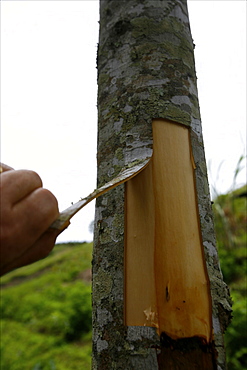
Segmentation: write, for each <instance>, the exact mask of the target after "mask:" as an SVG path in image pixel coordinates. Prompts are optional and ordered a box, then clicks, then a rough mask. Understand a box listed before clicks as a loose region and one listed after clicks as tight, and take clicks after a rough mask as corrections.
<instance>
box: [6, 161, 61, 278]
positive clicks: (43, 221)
mask: <svg viewBox="0 0 247 370" xmlns="http://www.w3.org/2000/svg"><path fill="white" fill-rule="evenodd" d="M1 172H2V173H1V174H0V191H1V218H0V228H1V235H0V243H1V244H0V256H1V260H0V271H1V274H0V275H3V274H6V273H7V272H9V271H11V270H13V269H15V268H18V267H21V266H24V265H28V264H30V263H32V262H35V261H37V260H39V259H41V258H44V257H46V256H47V255H48V254H49V253H50V251H51V250H52V248H53V247H54V244H55V240H56V238H57V236H58V235H59V233H60V232H61V231H58V230H56V229H49V226H50V225H51V223H52V222H53V221H55V220H56V218H57V217H58V215H59V211H58V204H57V200H56V198H55V197H54V195H53V194H52V193H51V192H49V191H48V190H46V189H44V188H43V187H42V181H41V179H40V177H39V175H38V174H37V173H35V172H33V171H28V170H16V171H15V170H13V169H12V168H11V167H8V166H6V165H3V164H1Z"/></svg>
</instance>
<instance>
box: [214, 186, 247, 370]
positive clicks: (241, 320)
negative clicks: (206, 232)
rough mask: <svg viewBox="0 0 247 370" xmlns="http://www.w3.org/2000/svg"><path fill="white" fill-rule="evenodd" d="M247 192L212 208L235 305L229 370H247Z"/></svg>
mask: <svg viewBox="0 0 247 370" xmlns="http://www.w3.org/2000/svg"><path fill="white" fill-rule="evenodd" d="M246 192H247V186H246V185H245V186H244V187H242V188H240V189H237V190H236V191H232V192H229V193H228V194H224V195H219V196H218V197H217V198H216V199H215V202H214V206H213V209H214V217H215V229H216V236H217V244H218V251H219V256H220V262H221V269H222V272H223V276H224V280H225V282H226V283H227V284H228V286H229V288H230V292H231V297H232V301H233V319H232V322H231V324H230V326H229V328H228V329H227V331H226V334H225V345H226V350H227V351H226V352H227V363H228V370H242V369H247V321H246V319H247V312H246V295H247V289H246V271H247V269H246V260H247V258H246V257H247V255H246V246H247V226H246V225H247V214H246V210H247V204H246V203H247V198H246Z"/></svg>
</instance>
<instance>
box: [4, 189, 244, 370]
mask: <svg viewBox="0 0 247 370" xmlns="http://www.w3.org/2000/svg"><path fill="white" fill-rule="evenodd" d="M246 191H247V187H246V186H245V187H243V188H241V189H238V190H236V191H233V192H230V193H228V194H225V195H220V196H218V197H216V199H215V200H214V205H213V210H214V215H215V228H216V234H217V242H218V249H219V255H220V261H221V268H222V271H223V275H224V279H225V281H226V282H227V284H228V285H229V287H230V290H231V296H232V299H233V320H232V323H231V324H230V326H229V328H228V330H227V332H226V334H225V343H226V348H227V361H228V367H229V370H242V369H247V334H246V331H247V330H246V231H247V230H246V221H247V219H246V196H244V194H245V193H246ZM91 259H92V244H87V243H77V244H75V243H74V244H73V243H69V244H60V245H57V246H56V247H55V248H54V250H53V252H52V253H51V254H50V256H49V257H48V258H46V259H44V260H42V261H39V262H36V263H35V264H33V265H31V266H27V267H23V268H21V269H18V270H16V271H13V272H11V273H9V274H7V275H6V276H4V277H3V278H2V279H1V317H2V320H1V346H0V351H1V353H0V356H1V370H23V369H28V370H74V369H77V370H78V369H83V370H87V369H88V370H89V369H90V368H91V330H92V327H91V281H90V278H91V274H90V272H91V270H90V268H91Z"/></svg>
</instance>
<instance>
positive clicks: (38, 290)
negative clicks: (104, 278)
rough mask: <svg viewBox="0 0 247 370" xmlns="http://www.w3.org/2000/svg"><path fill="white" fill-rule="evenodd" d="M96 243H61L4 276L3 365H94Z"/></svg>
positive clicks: (13, 369)
mask: <svg viewBox="0 0 247 370" xmlns="http://www.w3.org/2000/svg"><path fill="white" fill-rule="evenodd" d="M91 259H92V244H86V243H84V244H60V245H57V246H55V248H54V250H53V252H52V253H51V254H50V256H49V257H47V258H46V259H44V260H42V261H39V262H36V263H34V264H33V265H31V266H27V267H23V268H21V269H19V270H16V271H13V272H11V273H9V274H7V275H6V276H4V277H2V279H1V317H2V320H1V353H0V356H1V370H23V369H28V370H29V369H30V370H74V369H85V370H87V369H90V368H91V329H92V327H91V269H90V268H91Z"/></svg>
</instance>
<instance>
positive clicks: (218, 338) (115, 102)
mask: <svg viewBox="0 0 247 370" xmlns="http://www.w3.org/2000/svg"><path fill="white" fill-rule="evenodd" d="M193 49H194V46H193V40H192V37H191V33H190V27H189V18H188V11H187V4H186V1H182V0H181V1H180V0H176V1H169V0H166V1H150V0H144V1H139V0H129V1H117V0H101V1H100V36H99V47H98V57H97V64H98V154H97V164H98V177H97V181H98V186H101V185H103V184H104V183H106V182H108V181H109V180H111V179H112V178H114V177H115V176H116V175H117V174H118V173H119V171H120V170H121V169H122V168H123V167H125V166H127V165H128V164H129V163H132V162H134V161H136V160H138V159H142V158H144V157H148V156H151V154H152V144H153V140H152V120H153V119H155V118H160V119H162V118H164V119H168V120H170V121H173V122H176V123H180V124H182V125H185V126H186V127H189V129H190V132H191V143H192V150H193V156H194V160H195V163H196V170H195V179H196V186H197V196H198V207H199V217H200V223H201V232H202V241H203V245H204V248H205V261H206V266H207V271H208V275H209V280H210V284H211V286H210V289H211V295H212V303H213V329H214V333H215V344H214V345H215V351H216V352H218V358H216V357H217V356H215V361H216V362H217V366H218V367H219V368H222V369H224V368H225V360H224V349H223V338H222V334H223V331H224V329H225V327H226V326H227V324H228V322H229V316H230V311H231V309H230V305H229V295H228V292H227V288H226V286H225V284H224V282H223V280H222V274H221V272H220V268H219V262H218V256H217V250H216V244H215V237H214V227H213V219H212V210H211V202H210V195H209V190H208V183H207V172H206V165H205V163H206V162H205V155H204V148H203V139H202V130H201V121H200V111H199V103H198V94H197V86H196V73H195V65H194V53H193ZM124 218H125V188H124V185H120V186H119V187H117V188H116V189H113V190H111V191H109V192H108V193H106V194H105V195H103V196H102V197H100V198H98V199H97V201H96V216H95V235H94V252H93V365H92V366H93V369H100V370H104V369H118V370H119V369H124V370H126V369H138V368H140V369H159V368H162V367H160V365H159V363H158V362H159V361H158V357H159V356H158V353H159V351H160V348H161V347H162V344H161V341H160V338H159V337H158V335H157V333H156V331H155V328H149V327H126V326H125V325H124ZM102 312H104V314H102ZM106 318H107V319H106ZM138 366H139V367H138Z"/></svg>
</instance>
